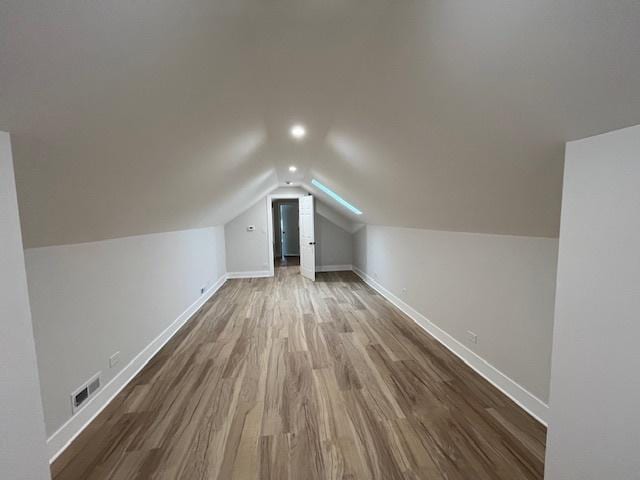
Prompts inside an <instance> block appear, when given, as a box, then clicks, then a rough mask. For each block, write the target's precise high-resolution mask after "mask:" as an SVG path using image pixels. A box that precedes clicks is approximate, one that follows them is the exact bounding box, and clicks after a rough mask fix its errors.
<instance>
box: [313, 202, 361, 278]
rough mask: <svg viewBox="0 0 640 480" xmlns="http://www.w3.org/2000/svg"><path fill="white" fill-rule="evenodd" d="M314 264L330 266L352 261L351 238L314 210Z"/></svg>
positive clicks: (348, 263) (349, 234) (347, 233)
mask: <svg viewBox="0 0 640 480" xmlns="http://www.w3.org/2000/svg"><path fill="white" fill-rule="evenodd" d="M315 229H316V232H315V234H316V266H318V267H330V266H338V265H351V264H352V263H353V239H352V235H351V233H350V232H348V231H346V230H343V229H342V228H341V227H340V226H338V225H336V224H335V223H333V222H332V221H331V220H330V219H327V218H326V217H324V216H322V215H320V214H319V212H318V211H316V218H315Z"/></svg>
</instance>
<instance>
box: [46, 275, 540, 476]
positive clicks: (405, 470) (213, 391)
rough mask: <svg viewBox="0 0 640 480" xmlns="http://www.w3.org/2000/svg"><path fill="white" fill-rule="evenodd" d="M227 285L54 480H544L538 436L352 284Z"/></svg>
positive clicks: (67, 457) (506, 403)
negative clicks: (151, 479)
mask: <svg viewBox="0 0 640 480" xmlns="http://www.w3.org/2000/svg"><path fill="white" fill-rule="evenodd" d="M297 272H298V269H297V268H295V267H289V268H280V269H278V270H277V274H276V277H275V278H272V279H253V280H246V279H245V280H230V281H228V282H227V283H226V284H225V286H224V287H223V288H222V289H221V290H220V292H218V293H217V294H216V295H215V296H214V297H213V298H211V299H210V300H209V301H208V302H207V304H206V305H205V306H204V307H203V308H202V309H201V311H200V312H199V313H198V314H196V316H195V317H194V318H193V319H192V320H191V321H190V322H189V323H188V324H187V325H185V327H184V328H183V329H182V330H181V331H180V332H178V334H177V335H176V336H175V337H174V338H173V339H172V340H171V341H170V342H169V343H168V344H167V345H166V346H165V347H164V348H163V349H162V350H161V351H160V352H159V354H158V355H157V356H156V357H155V358H154V359H153V360H152V361H151V362H150V363H149V365H147V367H145V368H144V370H143V371H142V372H141V373H140V374H139V375H138V376H137V377H136V378H135V379H134V380H133V381H132V382H131V383H130V384H129V385H128V386H127V387H126V388H125V389H124V390H123V391H122V393H120V395H118V396H117V397H116V399H115V400H114V401H113V402H112V403H111V404H110V405H109V406H108V407H107V408H106V409H105V410H104V412H103V413H102V414H101V415H100V416H99V417H98V418H97V419H96V420H95V421H94V422H93V423H92V424H91V425H90V426H89V427H88V428H87V429H86V430H85V431H84V432H83V433H82V434H81V435H80V436H79V437H78V439H76V440H75V441H74V442H73V444H72V445H71V446H70V447H69V448H68V449H67V451H66V452H64V453H63V454H62V456H61V457H60V458H59V459H58V460H57V461H56V462H55V463H54V465H53V467H52V470H53V473H54V476H55V479H56V480H63V479H83V480H85V479H103V478H112V479H146V478H158V479H188V480H195V479H224V480H226V479H258V478H259V479H278V480H286V479H291V480H312V479H323V478H331V479H334V478H335V479H339V478H342V479H352V480H354V479H384V480H393V479H401V478H403V479H422V478H424V479H431V480H435V479H445V478H446V479H474V480H475V479H508V480H514V479H520V478H522V479H539V478H542V475H543V458H544V448H545V447H544V445H545V429H544V427H542V426H541V425H540V424H538V423H537V422H536V421H534V420H533V419H532V418H531V417H529V416H528V415H527V414H525V413H524V412H523V411H522V410H520V409H519V408H518V407H517V406H516V405H514V404H513V403H512V402H511V401H510V400H508V399H507V398H506V397H505V396H503V395H502V394H501V393H499V392H498V391H497V390H496V389H494V388H493V387H492V386H490V385H489V384H488V383H487V382H485V381H484V380H483V379H482V378H480V377H479V376H478V375H477V374H475V373H474V372H473V371H471V370H470V369H469V368H468V367H467V366H466V365H465V364H464V363H463V362H462V361H460V360H459V359H457V358H456V357H455V356H453V355H452V354H451V353H450V352H448V351H447V350H446V349H445V348H444V347H442V346H441V345H440V344H439V343H438V342H437V341H435V340H434V339H433V338H431V337H430V336H429V335H427V334H426V333H425V332H423V331H422V330H421V329H420V328H419V327H418V326H417V325H415V324H414V323H413V322H412V321H411V320H410V319H408V318H406V317H405V316H404V315H403V314H402V313H400V312H399V311H398V310H396V309H395V308H394V307H393V306H392V305H391V304H389V303H388V302H387V301H385V300H384V299H383V298H381V297H380V296H379V295H377V294H376V293H375V292H374V291H373V290H371V289H370V288H369V287H368V286H366V285H365V284H364V283H362V282H361V281H360V280H359V279H358V278H357V277H356V276H355V275H354V274H352V273H346V272H345V273H329V274H320V275H319V276H318V281H317V282H316V283H312V282H310V281H307V280H305V279H303V278H302V277H301V276H300V275H298V274H297Z"/></svg>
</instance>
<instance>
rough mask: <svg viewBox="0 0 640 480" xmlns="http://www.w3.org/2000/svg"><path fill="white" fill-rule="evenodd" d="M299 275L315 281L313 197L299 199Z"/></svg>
mask: <svg viewBox="0 0 640 480" xmlns="http://www.w3.org/2000/svg"><path fill="white" fill-rule="evenodd" d="M299 212H300V221H299V224H300V273H302V276H304V277H307V278H310V279H311V280H313V281H315V280H316V237H315V232H314V228H313V227H314V225H313V217H314V215H313V213H314V210H313V196H311V195H307V196H306V197H300V207H299Z"/></svg>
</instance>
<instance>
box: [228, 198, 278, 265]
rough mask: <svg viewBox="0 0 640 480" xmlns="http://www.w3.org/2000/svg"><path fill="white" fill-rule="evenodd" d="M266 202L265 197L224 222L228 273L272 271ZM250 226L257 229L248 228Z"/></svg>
mask: <svg viewBox="0 0 640 480" xmlns="http://www.w3.org/2000/svg"><path fill="white" fill-rule="evenodd" d="M267 223H268V222H267V203H266V200H265V199H264V198H261V199H260V200H258V201H257V202H256V203H255V204H254V205H252V206H251V207H249V208H248V209H247V210H245V211H244V212H242V213H241V214H240V215H238V216H237V217H236V218H234V219H233V220H231V221H230V222H228V223H227V224H225V226H224V237H225V243H226V252H227V270H228V271H229V272H234V273H235V272H262V273H263V274H264V273H265V272H267V271H268V270H269V239H268V230H267ZM249 225H253V226H255V230H253V231H251V232H250V231H247V227H248V226H249Z"/></svg>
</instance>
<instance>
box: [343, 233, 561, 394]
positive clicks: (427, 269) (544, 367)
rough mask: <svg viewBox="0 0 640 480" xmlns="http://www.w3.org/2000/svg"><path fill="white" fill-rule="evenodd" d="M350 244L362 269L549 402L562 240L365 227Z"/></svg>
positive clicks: (500, 369)
mask: <svg viewBox="0 0 640 480" xmlns="http://www.w3.org/2000/svg"><path fill="white" fill-rule="evenodd" d="M353 245H354V250H355V252H354V264H355V266H356V267H357V268H358V269H360V270H362V271H363V272H365V273H366V274H367V275H369V276H370V277H371V278H373V279H374V280H375V281H376V282H378V283H379V284H380V285H382V286H383V287H384V288H385V289H387V290H388V291H390V292H391V293H392V294H394V295H395V296H396V297H398V298H399V299H400V300H402V301H403V302H405V303H406V304H408V305H410V306H411V307H412V308H413V309H415V310H417V311H418V312H419V313H420V314H422V315H423V316H425V317H426V318H427V319H429V320H430V321H431V322H432V323H434V324H435V325H436V326H437V327H439V328H440V329H442V330H444V331H445V332H446V333H448V334H449V335H451V336H452V337H454V338H455V339H456V340H458V341H459V342H460V343H462V344H464V345H465V346H466V347H467V348H469V349H470V350H472V351H473V352H475V353H476V354H477V355H479V356H480V357H481V358H482V359H484V360H486V361H487V362H489V364H491V365H492V366H493V367H495V368H496V369H498V370H499V371H500V372H502V373H503V374H504V375H506V376H508V377H509V378H510V379H512V380H513V381H515V382H516V383H518V384H519V385H520V386H522V387H524V389H526V390H527V391H528V392H530V393H531V394H533V395H534V396H535V397H537V398H538V399H540V400H542V401H543V402H545V403H546V401H547V400H548V392H549V375H550V362H551V336H552V330H553V305H554V293H555V276H556V258H557V247H558V241H557V240H555V239H548V238H533V237H517V236H508V235H486V234H473V233H458V232H445V231H435V230H422V229H411V228H396V227H383V226H371V225H367V226H366V227H365V228H362V229H360V230H359V231H358V232H356V233H355V234H354V242H353ZM404 289H406V291H405V290H404ZM469 330H470V331H472V332H473V333H475V334H476V335H477V336H478V341H477V344H476V343H472V342H471V341H470V339H469V335H468V333H467V332H468V331H469Z"/></svg>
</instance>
